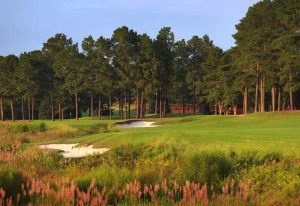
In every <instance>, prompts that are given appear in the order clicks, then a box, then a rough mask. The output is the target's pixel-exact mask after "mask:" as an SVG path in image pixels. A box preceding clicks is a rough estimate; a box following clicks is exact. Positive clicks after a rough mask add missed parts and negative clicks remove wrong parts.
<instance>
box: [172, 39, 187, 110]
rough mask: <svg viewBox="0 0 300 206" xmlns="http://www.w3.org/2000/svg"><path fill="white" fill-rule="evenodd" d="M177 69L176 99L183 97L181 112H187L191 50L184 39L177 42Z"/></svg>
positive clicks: (175, 76) (175, 73)
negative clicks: (189, 50)
mask: <svg viewBox="0 0 300 206" xmlns="http://www.w3.org/2000/svg"><path fill="white" fill-rule="evenodd" d="M174 63H175V69H174V70H175V71H174V87H173V89H174V90H173V93H174V97H175V98H176V99H181V105H182V106H181V112H182V113H183V114H184V113H185V104H186V102H187V100H188V98H189V93H190V91H189V88H188V83H187V75H188V71H189V52H188V47H187V44H186V42H185V41H184V40H180V41H178V42H176V44H175V58H174Z"/></svg>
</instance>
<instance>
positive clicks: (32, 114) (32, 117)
mask: <svg viewBox="0 0 300 206" xmlns="http://www.w3.org/2000/svg"><path fill="white" fill-rule="evenodd" d="M31 120H34V97H32V103H31Z"/></svg>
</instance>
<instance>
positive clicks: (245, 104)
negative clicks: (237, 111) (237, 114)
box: [243, 87, 248, 114]
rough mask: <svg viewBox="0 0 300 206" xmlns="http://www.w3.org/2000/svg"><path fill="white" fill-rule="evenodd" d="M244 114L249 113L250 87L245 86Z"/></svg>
mask: <svg viewBox="0 0 300 206" xmlns="http://www.w3.org/2000/svg"><path fill="white" fill-rule="evenodd" d="M243 112H244V114H248V88H247V87H245V88H244V106H243Z"/></svg>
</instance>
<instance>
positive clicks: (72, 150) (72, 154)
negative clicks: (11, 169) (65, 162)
mask: <svg viewBox="0 0 300 206" xmlns="http://www.w3.org/2000/svg"><path fill="white" fill-rule="evenodd" d="M77 145H78V144H48V145H40V146H39V148H41V149H56V150H60V151H62V152H61V154H62V156H63V157H64V158H77V157H85V156H89V155H99V154H103V153H104V152H107V151H108V150H109V148H93V145H90V146H88V147H76V146H77Z"/></svg>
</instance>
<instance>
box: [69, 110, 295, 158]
mask: <svg viewBox="0 0 300 206" xmlns="http://www.w3.org/2000/svg"><path fill="white" fill-rule="evenodd" d="M85 121H87V122H89V123H90V124H91V120H84V121H78V122H74V121H70V122H69V123H68V124H69V125H71V126H76V127H79V126H80V125H82V124H87V123H86V122H85ZM92 122H93V121H92ZM96 122H101V120H100V121H96V120H95V121H94V123H93V124H96ZM106 123H109V121H106ZM156 123H157V124H160V125H161V126H159V127H154V128H131V129H115V130H113V131H111V132H106V133H97V134H92V135H87V136H83V137H79V138H73V139H66V140H65V143H71V142H72V143H75V142H76V143H83V144H85V143H93V144H96V145H97V146H99V147H110V148H113V147H117V146H120V145H122V144H140V143H144V144H154V145H160V144H167V145H176V146H180V147H184V148H186V149H188V150H192V149H197V150H212V149H217V150H225V151H228V150H234V151H239V150H244V149H247V150H248V149H249V150H252V149H255V150H264V151H284V152H288V153H291V152H292V153H295V152H298V151H300V150H299V149H300V125H299V123H300V113H289V112H281V113H265V114H250V115H247V116H202V115H194V116H188V117H173V118H167V119H164V120H158V121H157V122H156Z"/></svg>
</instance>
